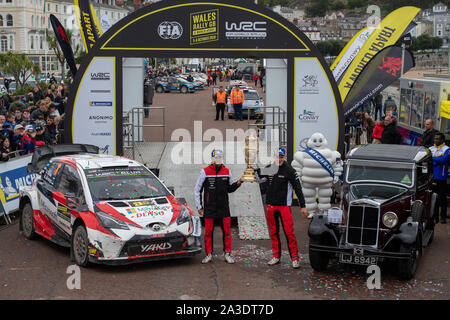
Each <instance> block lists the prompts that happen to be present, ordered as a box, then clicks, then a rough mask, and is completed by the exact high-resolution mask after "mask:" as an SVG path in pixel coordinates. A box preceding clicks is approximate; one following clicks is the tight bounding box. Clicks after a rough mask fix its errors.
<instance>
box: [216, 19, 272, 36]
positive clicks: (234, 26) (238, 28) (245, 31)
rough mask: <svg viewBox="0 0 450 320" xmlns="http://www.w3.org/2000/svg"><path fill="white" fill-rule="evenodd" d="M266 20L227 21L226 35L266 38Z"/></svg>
mask: <svg viewBox="0 0 450 320" xmlns="http://www.w3.org/2000/svg"><path fill="white" fill-rule="evenodd" d="M266 26H267V22H266V21H255V22H252V21H241V22H228V21H226V22H225V30H226V33H225V36H226V37H227V38H240V39H264V38H266V37H267V27H266Z"/></svg>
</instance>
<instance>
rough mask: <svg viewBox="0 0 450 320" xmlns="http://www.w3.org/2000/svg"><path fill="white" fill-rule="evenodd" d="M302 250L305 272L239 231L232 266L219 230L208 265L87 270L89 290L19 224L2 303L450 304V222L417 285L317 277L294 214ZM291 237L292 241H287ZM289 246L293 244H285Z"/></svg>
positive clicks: (5, 268)
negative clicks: (71, 281)
mask: <svg viewBox="0 0 450 320" xmlns="http://www.w3.org/2000/svg"><path fill="white" fill-rule="evenodd" d="M293 216H294V222H295V232H296V235H297V239H298V242H299V247H300V253H301V258H302V260H301V266H300V269H297V270H295V269H292V268H291V266H290V261H289V256H288V254H287V252H286V251H285V252H284V255H283V258H282V264H281V265H278V266H275V267H269V266H267V265H266V261H267V260H268V259H269V258H270V241H269V240H257V241H249V240H245V241H242V240H239V239H238V235H237V233H238V229H237V227H234V228H233V230H232V233H233V248H234V255H235V257H236V261H237V263H236V264H235V265H228V264H226V263H225V262H224V261H223V255H222V252H221V240H220V239H221V236H220V232H221V231H220V228H216V233H217V236H216V237H214V238H215V248H216V251H215V252H216V254H217V255H216V256H215V260H214V262H213V263H211V264H208V265H202V264H201V263H200V261H201V259H202V256H203V255H197V256H195V257H194V258H192V259H182V260H171V261H161V262H153V263H142V264H136V265H129V266H119V267H110V266H102V265H92V266H90V267H88V268H82V269H81V290H72V291H71V290H68V289H67V287H66V281H67V279H68V277H69V274H67V273H66V270H67V267H68V266H70V265H71V264H72V263H71V262H70V259H69V250H68V249H65V248H60V247H58V246H56V245H54V244H52V243H51V242H49V241H47V240H44V239H38V240H35V241H29V240H26V239H25V238H24V237H23V236H22V235H21V234H20V233H19V230H18V225H13V226H11V227H8V228H7V229H3V230H1V231H0V299H132V300H135V299H170V300H172V299H233V300H247V299H280V300H285V299H449V298H450V292H449V283H448V279H449V276H450V274H449V273H450V271H449V270H450V269H449V250H448V248H449V246H450V237H449V233H450V224H447V225H441V224H440V225H438V226H437V227H436V236H435V239H434V242H433V244H432V245H431V247H430V248H427V249H426V250H425V251H424V255H423V257H422V259H421V262H420V266H419V270H418V272H417V275H416V278H415V279H414V280H411V281H408V282H404V281H400V280H397V279H396V278H395V276H393V275H391V274H386V273H383V274H382V279H381V285H382V289H380V290H368V289H367V288H366V284H365V282H366V277H367V276H366V274H365V270H364V269H354V268H351V267H345V266H344V267H343V266H337V265H336V264H332V265H330V267H329V270H328V272H326V273H316V272H314V271H313V270H312V269H311V267H310V265H309V261H308V254H307V252H308V251H307V243H308V240H307V233H306V231H307V226H308V222H307V220H306V219H305V218H304V217H301V216H300V212H299V210H298V208H294V210H293ZM282 239H283V240H284V237H282ZM283 249H286V243H285V242H283Z"/></svg>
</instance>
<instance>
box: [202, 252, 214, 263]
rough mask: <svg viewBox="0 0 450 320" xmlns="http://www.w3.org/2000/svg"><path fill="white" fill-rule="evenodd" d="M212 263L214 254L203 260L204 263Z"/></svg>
mask: <svg viewBox="0 0 450 320" xmlns="http://www.w3.org/2000/svg"><path fill="white" fill-rule="evenodd" d="M211 261H212V254H211V253H209V254H207V255H206V257H204V258H203V260H202V263H209V262H211Z"/></svg>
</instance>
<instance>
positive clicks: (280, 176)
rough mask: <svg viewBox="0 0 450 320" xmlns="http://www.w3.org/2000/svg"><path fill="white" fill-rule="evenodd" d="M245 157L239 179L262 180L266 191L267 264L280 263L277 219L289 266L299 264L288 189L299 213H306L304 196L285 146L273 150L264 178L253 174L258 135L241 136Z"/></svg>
mask: <svg viewBox="0 0 450 320" xmlns="http://www.w3.org/2000/svg"><path fill="white" fill-rule="evenodd" d="M245 144H246V146H245V161H246V162H247V169H246V170H245V172H244V175H243V176H242V178H241V180H243V181H248V182H254V181H258V182H259V183H260V184H265V186H266V187H267V191H266V206H267V207H266V208H267V210H266V217H267V225H268V226H269V233H270V240H271V241H272V255H273V258H272V259H271V260H270V261H269V262H268V265H270V266H273V265H276V264H278V263H280V257H281V241H280V221H281V226H282V227H283V230H284V233H285V235H286V238H287V240H288V248H289V254H290V256H291V259H292V267H293V268H299V267H300V260H299V256H298V246H297V239H296V237H295V232H294V222H293V220H292V214H291V209H290V206H291V205H292V191H295V194H296V195H297V198H298V200H299V202H300V207H301V209H300V210H301V213H302V214H303V215H304V216H305V217H306V216H307V215H308V213H307V212H306V206H305V198H304V197H303V192H302V186H301V184H300V179H299V177H298V175H297V171H295V169H294V168H292V167H291V166H290V165H289V164H288V163H287V161H286V149H284V148H278V149H277V152H276V154H275V159H274V162H273V163H272V164H270V165H268V166H267V167H265V168H264V169H265V170H264V171H265V173H266V175H267V178H262V179H260V178H259V176H257V175H256V174H255V171H254V169H253V165H254V164H255V162H256V158H257V153H258V139H257V138H256V137H254V136H248V137H246V139H245Z"/></svg>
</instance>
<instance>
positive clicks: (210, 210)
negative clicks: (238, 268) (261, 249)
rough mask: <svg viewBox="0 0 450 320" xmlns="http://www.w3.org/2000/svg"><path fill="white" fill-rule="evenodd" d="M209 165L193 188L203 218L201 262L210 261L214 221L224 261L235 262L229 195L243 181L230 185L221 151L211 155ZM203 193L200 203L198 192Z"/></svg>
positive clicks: (214, 151) (213, 152) (228, 172)
mask: <svg viewBox="0 0 450 320" xmlns="http://www.w3.org/2000/svg"><path fill="white" fill-rule="evenodd" d="M211 158H212V164H210V165H209V166H207V167H206V168H204V169H202V171H200V176H199V177H198V180H197V184H196V185H195V204H196V206H197V210H198V213H199V215H200V216H203V217H204V218H205V252H206V257H205V258H204V259H203V260H202V263H208V262H210V261H211V260H212V251H213V231H214V220H215V219H218V220H220V221H221V227H222V233H223V246H224V251H225V261H226V262H228V263H234V259H233V257H232V256H231V230H230V227H231V217H230V206H229V200H228V193H231V192H234V191H236V189H237V188H239V187H240V186H241V184H242V180H241V179H239V180H238V181H236V182H234V183H232V180H231V173H230V169H228V168H227V167H225V166H224V165H223V164H222V162H223V152H222V151H221V150H218V149H215V150H213V151H212V154H211ZM202 191H203V192H204V196H203V202H202V201H201V193H202Z"/></svg>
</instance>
